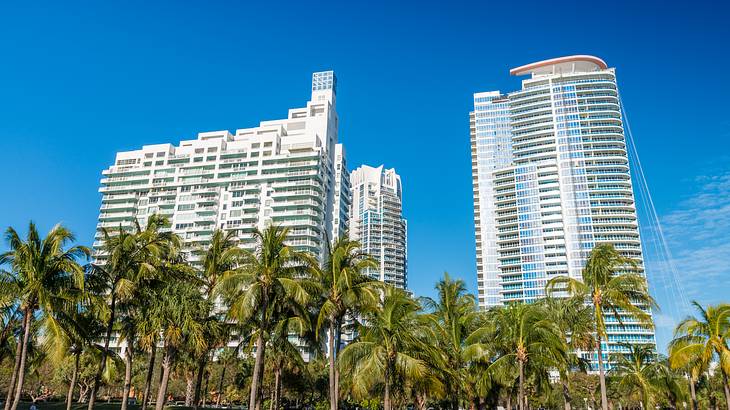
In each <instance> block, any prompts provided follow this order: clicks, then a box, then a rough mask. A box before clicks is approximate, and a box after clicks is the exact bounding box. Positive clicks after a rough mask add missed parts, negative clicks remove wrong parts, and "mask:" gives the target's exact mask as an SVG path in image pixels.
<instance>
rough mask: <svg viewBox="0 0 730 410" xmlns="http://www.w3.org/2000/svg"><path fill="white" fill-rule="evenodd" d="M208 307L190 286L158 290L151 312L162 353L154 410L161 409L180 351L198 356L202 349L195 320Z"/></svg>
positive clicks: (176, 283) (179, 284)
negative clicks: (158, 333)
mask: <svg viewBox="0 0 730 410" xmlns="http://www.w3.org/2000/svg"><path fill="white" fill-rule="evenodd" d="M209 303H210V302H208V301H206V300H205V299H203V297H202V296H201V294H200V291H199V289H198V288H197V285H196V284H194V283H186V282H180V281H170V282H169V283H168V284H167V285H166V286H164V287H163V288H162V289H161V291H160V299H159V300H158V301H157V303H156V304H155V306H154V308H153V312H152V313H153V314H154V317H155V318H156V319H155V320H156V321H157V322H158V326H157V327H158V328H159V329H160V330H161V335H162V342H163V351H164V354H163V358H162V377H161V381H160V387H159V389H158V392H157V401H156V403H155V410H162V409H163V408H164V406H165V401H166V396H167V386H168V382H169V379H170V372H171V371H172V369H173V367H174V365H175V360H176V358H177V356H178V354H179V352H180V350H181V349H187V350H189V351H192V352H194V353H196V354H199V353H200V351H201V350H202V349H203V348H204V347H205V340H204V339H205V335H204V332H203V326H202V325H201V323H200V320H199V318H200V312H201V311H203V312H205V311H207V309H209V306H208V304H209Z"/></svg>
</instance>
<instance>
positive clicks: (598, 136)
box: [470, 56, 654, 359]
mask: <svg viewBox="0 0 730 410" xmlns="http://www.w3.org/2000/svg"><path fill="white" fill-rule="evenodd" d="M510 74H512V75H517V76H523V75H528V76H529V77H528V78H526V79H524V80H523V81H522V89H521V90H519V91H515V92H512V93H508V94H501V93H500V92H499V91H491V92H480V93H476V94H474V111H473V112H471V113H470V122H471V151H472V169H473V185H474V225H475V231H476V247H477V275H478V283H479V303H480V305H481V306H482V307H489V306H495V305H500V304H506V303H509V302H515V301H523V302H532V301H534V300H536V299H538V298H541V297H543V296H544V288H545V284H546V282H547V281H548V280H550V279H551V278H553V277H555V276H558V275H570V276H571V277H574V278H580V277H581V270H582V269H583V267H584V266H585V263H586V259H587V257H588V254H589V253H590V251H591V249H593V247H594V246H596V244H599V243H611V244H613V246H614V247H615V248H616V249H617V250H619V251H620V252H621V253H622V254H623V255H624V256H628V257H631V258H634V259H637V260H638V261H639V262H640V270H641V272H642V273H643V272H644V269H643V259H642V247H641V240H640V236H639V226H638V220H637V215H636V207H635V201H634V193H633V188H632V183H631V173H630V169H629V158H628V155H627V147H626V140H625V138H624V128H623V122H622V118H621V107H620V101H619V94H618V88H617V86H616V74H615V70H614V69H613V68H608V66H607V65H606V63H605V62H604V61H603V60H601V59H599V58H597V57H592V56H570V57H562V58H556V59H552V60H546V61H541V62H537V63H533V64H528V65H526V66H522V67H518V68H515V69H513V70H510ZM607 321H608V322H609V324H608V333H609V336H608V341H607V346H606V347H605V350H604V351H605V352H611V351H620V350H621V349H622V348H621V347H620V346H619V345H618V343H620V342H634V343H654V334H653V331H652V330H648V329H645V328H642V327H640V326H638V324H637V323H636V322H635V321H634V320H632V319H631V318H629V317H627V318H626V319H625V321H624V325H623V326H622V325H620V324H619V323H617V321H616V320H615V319H614V318H613V317H610V318H607ZM593 359H595V358H593Z"/></svg>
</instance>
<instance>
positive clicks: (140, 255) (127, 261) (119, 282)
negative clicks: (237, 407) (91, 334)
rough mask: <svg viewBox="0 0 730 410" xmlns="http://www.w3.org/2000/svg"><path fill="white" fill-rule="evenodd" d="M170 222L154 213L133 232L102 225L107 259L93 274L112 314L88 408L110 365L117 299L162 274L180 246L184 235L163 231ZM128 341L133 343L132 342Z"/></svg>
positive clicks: (127, 296)
mask: <svg viewBox="0 0 730 410" xmlns="http://www.w3.org/2000/svg"><path fill="white" fill-rule="evenodd" d="M167 225H168V221H167V219H166V218H165V217H164V216H159V215H152V216H150V217H149V218H148V219H147V225H146V227H145V228H144V229H142V228H141V226H140V225H139V223H138V222H135V229H134V231H131V232H130V231H128V230H125V229H124V228H123V227H122V226H121V225H120V226H119V228H118V230H116V231H114V232H111V231H108V230H107V229H105V228H102V235H103V236H104V239H103V245H102V247H101V253H100V255H99V256H100V257H101V258H103V263H101V264H96V265H92V266H91V267H90V275H89V276H91V280H93V281H94V282H95V283H97V286H98V287H100V288H102V289H101V290H100V291H101V292H103V293H104V294H106V295H107V296H108V298H109V312H108V316H109V317H108V319H107V323H106V334H105V336H104V348H103V350H102V352H101V361H100V364H99V368H98V370H97V373H96V377H95V378H94V386H93V387H92V389H91V392H90V395H89V403H88V410H93V408H94V403H95V402H96V394H97V392H98V391H99V386H100V385H101V380H102V375H103V374H104V370H105V369H106V363H107V360H106V358H107V356H108V355H109V342H110V340H111V338H112V334H113V331H114V325H115V323H116V320H117V317H116V315H117V303H118V302H119V301H120V300H122V301H124V300H130V299H133V297H134V295H135V289H136V288H137V285H139V284H140V283H141V282H143V281H145V280H148V279H151V278H154V277H155V276H156V275H159V272H158V270H159V268H160V266H161V265H163V264H164V261H165V260H167V259H171V258H172V257H173V255H175V254H176V253H177V250H178V249H179V247H180V239H179V238H178V236H177V235H176V234H174V233H172V232H169V231H168V232H162V231H161V229H162V228H164V227H165V226H167ZM128 344H129V345H130V346H131V343H129V342H128ZM127 354H128V355H131V354H132V349H127ZM126 366H128V367H131V356H129V357H128V358H127V364H126ZM125 378H126V377H125ZM124 401H126V400H124Z"/></svg>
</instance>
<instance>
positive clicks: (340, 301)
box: [311, 235, 379, 410]
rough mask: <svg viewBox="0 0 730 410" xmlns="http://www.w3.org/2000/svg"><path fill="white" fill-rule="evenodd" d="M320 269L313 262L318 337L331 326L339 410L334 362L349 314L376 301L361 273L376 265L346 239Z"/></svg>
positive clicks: (333, 392)
mask: <svg viewBox="0 0 730 410" xmlns="http://www.w3.org/2000/svg"><path fill="white" fill-rule="evenodd" d="M318 265H319V264H318V263H316V261H312V262H311V266H312V267H313V269H312V272H313V279H314V280H315V281H316V283H317V285H318V286H319V287H320V293H321V296H322V299H323V301H322V303H321V306H320V309H319V315H318V317H317V326H316V334H317V336H319V332H320V330H322V329H324V327H325V325H328V327H329V329H328V332H327V333H328V337H329V341H328V342H329V343H328V345H329V346H328V348H329V355H328V360H329V365H330V367H329V376H330V377H329V394H330V409H331V410H337V408H338V401H339V383H338V381H339V374H338V372H337V366H336V365H335V362H336V360H337V354H338V353H339V351H340V339H341V332H342V326H343V324H344V323H343V322H344V321H345V319H346V317H347V315H348V314H350V315H354V314H355V313H356V312H357V311H358V310H359V309H360V308H361V307H362V306H365V305H372V304H374V303H375V302H376V301H377V298H378V296H379V294H378V292H377V286H375V283H374V282H373V281H372V280H371V279H370V278H368V277H367V276H365V275H364V274H363V273H362V272H363V271H364V270H365V269H367V268H374V267H376V266H377V264H376V263H375V261H374V260H373V259H372V258H371V257H369V256H368V255H367V254H365V253H363V252H361V251H360V243H359V242H357V241H353V240H350V239H349V238H348V237H347V236H346V235H343V236H341V237H340V238H338V239H337V240H336V241H335V243H334V244H332V245H331V246H330V248H329V252H328V254H327V256H326V259H325V263H324V265H323V266H322V267H319V266H318Z"/></svg>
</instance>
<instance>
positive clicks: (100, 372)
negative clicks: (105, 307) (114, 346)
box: [13, 289, 117, 410]
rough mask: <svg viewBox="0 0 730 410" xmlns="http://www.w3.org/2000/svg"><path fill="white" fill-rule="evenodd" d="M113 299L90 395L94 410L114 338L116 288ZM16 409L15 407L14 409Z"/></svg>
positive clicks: (90, 408)
mask: <svg viewBox="0 0 730 410" xmlns="http://www.w3.org/2000/svg"><path fill="white" fill-rule="evenodd" d="M111 294H112V300H111V304H110V307H109V309H110V315H109V322H108V323H107V325H106V337H105V338H104V350H102V351H101V363H99V370H98V371H97V372H96V376H94V387H92V388H91V394H90V395H89V405H88V407H87V408H88V410H94V403H95V402H96V393H97V392H98V391H99V386H101V376H102V375H103V374H104V370H105V369H106V358H107V355H108V354H109V341H110V340H111V338H112V330H114V314H115V313H116V312H115V310H116V305H117V298H116V296H115V295H114V289H112V292H111ZM13 410H15V409H13Z"/></svg>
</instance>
